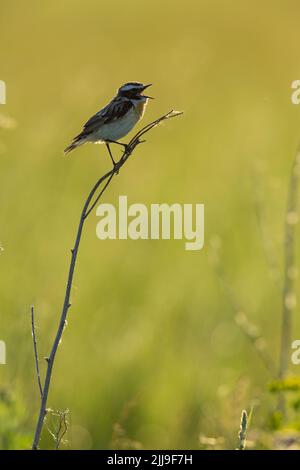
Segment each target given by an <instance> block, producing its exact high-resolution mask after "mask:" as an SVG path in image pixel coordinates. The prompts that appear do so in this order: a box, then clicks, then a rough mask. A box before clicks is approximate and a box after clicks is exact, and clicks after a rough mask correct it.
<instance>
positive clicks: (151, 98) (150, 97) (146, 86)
mask: <svg viewBox="0 0 300 470" xmlns="http://www.w3.org/2000/svg"><path fill="white" fill-rule="evenodd" d="M151 85H152V83H149V85H145V86H144V88H143V91H144V90H146V88H148V87H149V86H151ZM143 96H144V97H145V98H149V99H150V100H154V98H153V97H152V96H147V95H143Z"/></svg>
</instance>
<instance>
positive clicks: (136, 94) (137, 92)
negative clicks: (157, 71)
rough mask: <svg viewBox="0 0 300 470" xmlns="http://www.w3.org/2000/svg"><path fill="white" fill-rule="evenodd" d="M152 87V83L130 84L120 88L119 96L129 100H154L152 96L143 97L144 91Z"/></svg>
mask: <svg viewBox="0 0 300 470" xmlns="http://www.w3.org/2000/svg"><path fill="white" fill-rule="evenodd" d="M151 85H152V84H151V83H150V84H149V85H144V84H143V83H139V82H128V83H125V85H122V86H121V87H120V88H119V90H118V96H124V97H125V98H129V99H131V100H139V99H147V98H150V99H153V98H152V97H151V96H146V95H142V93H143V91H144V90H146V88H148V87H149V86H151Z"/></svg>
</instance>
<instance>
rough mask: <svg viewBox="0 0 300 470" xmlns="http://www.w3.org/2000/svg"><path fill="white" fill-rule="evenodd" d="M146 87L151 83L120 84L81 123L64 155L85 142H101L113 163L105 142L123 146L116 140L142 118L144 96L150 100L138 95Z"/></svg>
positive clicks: (124, 145) (145, 100) (146, 100)
mask: <svg viewBox="0 0 300 470" xmlns="http://www.w3.org/2000/svg"><path fill="white" fill-rule="evenodd" d="M149 86H151V84H149V85H144V84H143V83H139V82H129V83H125V85H122V86H121V87H120V88H119V90H118V93H117V95H116V96H115V97H114V98H113V99H112V100H111V102H110V103H109V104H108V105H107V106H105V107H104V108H102V109H100V111H98V112H97V113H96V114H95V115H94V116H92V117H91V118H90V119H89V120H88V121H87V122H86V123H85V125H84V126H83V130H82V131H81V133H80V134H79V135H77V136H76V137H74V139H73V141H72V143H71V144H70V145H69V146H68V147H67V148H66V149H65V154H67V153H69V152H71V151H72V150H74V149H75V148H76V147H79V146H80V145H82V144H85V143H87V142H91V143H95V144H103V143H105V144H106V147H107V150H108V152H109V155H110V158H111V160H112V162H113V165H114V166H115V165H116V162H115V160H114V158H113V155H112V152H111V149H110V146H109V144H111V143H114V144H118V145H122V146H123V147H125V148H126V144H123V143H121V142H118V140H119V139H121V138H122V137H124V136H125V135H127V134H128V133H129V132H130V131H131V129H133V127H134V126H135V125H136V123H137V122H138V121H139V120H140V119H142V117H143V114H144V111H145V107H146V105H147V103H148V99H153V98H152V97H151V96H146V95H142V92H143V91H144V90H145V89H146V88H148V87H149Z"/></svg>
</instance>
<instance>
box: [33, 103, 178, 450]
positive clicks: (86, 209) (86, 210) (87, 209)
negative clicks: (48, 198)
mask: <svg viewBox="0 0 300 470" xmlns="http://www.w3.org/2000/svg"><path fill="white" fill-rule="evenodd" d="M180 114H182V113H179V112H175V111H173V110H171V111H170V112H168V113H167V114H165V115H164V116H161V117H160V118H158V119H156V120H155V121H153V122H151V123H150V124H147V125H146V126H145V127H143V128H142V129H141V130H140V131H139V132H138V133H137V134H136V135H135V136H134V137H133V138H132V139H131V141H130V142H129V144H128V145H127V147H126V149H125V151H124V153H123V155H122V157H121V159H120V160H119V161H118V163H117V164H116V165H115V167H114V168H113V169H112V170H110V171H109V172H107V173H106V174H105V175H103V176H102V177H101V178H99V179H98V181H97V182H96V184H95V185H94V187H93V188H92V190H91V191H90V193H89V195H88V197H87V199H86V201H85V204H84V206H83V209H82V212H81V215H80V220H79V225H78V229H77V235H76V239H75V244H74V248H73V249H72V250H71V262H70V267H69V274H68V280H67V287H66V291H65V298H64V303H63V308H62V312H61V317H60V322H59V326H58V330H57V333H56V336H55V339H54V343H53V346H52V349H51V352H50V356H49V358H47V371H46V377H45V382H44V387H43V389H42V390H43V392H42V398H41V405H40V411H39V416H38V421H37V425H36V430H35V435H34V440H33V444H32V449H33V450H36V449H37V448H38V444H39V441H40V437H41V433H42V429H43V423H44V418H45V416H46V413H47V408H46V407H47V399H48V394H49V388H50V382H51V376H52V369H53V364H54V360H55V356H56V352H57V349H58V346H59V343H60V340H61V337H62V334H63V331H64V327H65V323H66V318H67V315H68V310H69V308H70V307H71V304H70V295H71V290H72V283H73V277H74V270H75V265H76V260H77V255H78V250H79V245H80V240H81V236H82V230H83V226H84V222H85V220H86V219H87V217H88V216H89V215H90V213H91V211H92V210H93V209H94V207H95V205H96V204H97V202H98V201H99V199H100V197H101V196H102V194H103V193H104V191H105V190H106V188H107V187H108V185H109V184H110V182H111V181H112V179H113V177H114V175H115V174H116V173H118V172H119V171H120V169H121V168H122V166H123V165H124V164H125V163H126V161H127V160H128V158H129V157H130V155H131V154H132V152H133V151H134V149H135V147H136V146H137V145H139V144H140V143H142V141H141V137H142V136H143V135H144V134H146V133H147V132H149V131H150V130H151V129H152V128H153V127H155V126H157V125H158V124H160V123H161V122H163V121H165V120H167V119H170V118H172V117H176V116H179V115H180ZM106 180H107V181H106ZM104 181H106V183H105V185H104V187H103V188H102V190H101V191H100V193H99V194H98V195H96V193H97V190H98V188H99V187H100V186H101V184H102V183H103V182H104ZM94 197H95V199H94V201H93V198H94Z"/></svg>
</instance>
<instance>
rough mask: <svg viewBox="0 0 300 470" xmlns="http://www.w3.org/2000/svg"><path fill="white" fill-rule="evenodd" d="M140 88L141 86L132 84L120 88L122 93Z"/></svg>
mask: <svg viewBox="0 0 300 470" xmlns="http://www.w3.org/2000/svg"><path fill="white" fill-rule="evenodd" d="M140 88H143V85H137V84H136V85H133V84H130V85H124V86H122V87H121V90H122V91H129V90H138V89H140Z"/></svg>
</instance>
